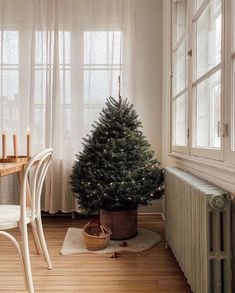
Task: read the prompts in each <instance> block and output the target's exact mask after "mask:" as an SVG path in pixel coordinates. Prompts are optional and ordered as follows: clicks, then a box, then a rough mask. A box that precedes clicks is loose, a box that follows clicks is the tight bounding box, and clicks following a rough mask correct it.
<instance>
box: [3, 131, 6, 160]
mask: <svg viewBox="0 0 235 293" xmlns="http://www.w3.org/2000/svg"><path fill="white" fill-rule="evenodd" d="M6 154H7V135H6V133H5V131H4V132H3V133H2V158H3V159H6V158H7V155H6Z"/></svg>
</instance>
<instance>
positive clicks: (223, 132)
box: [217, 121, 228, 137]
mask: <svg viewBox="0 0 235 293" xmlns="http://www.w3.org/2000/svg"><path fill="white" fill-rule="evenodd" d="M217 136H218V137H225V136H228V124H226V123H221V122H220V121H218V122H217Z"/></svg>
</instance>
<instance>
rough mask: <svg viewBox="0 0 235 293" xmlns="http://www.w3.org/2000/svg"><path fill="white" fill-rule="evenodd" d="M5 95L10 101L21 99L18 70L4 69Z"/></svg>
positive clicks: (3, 85) (3, 83)
mask: <svg viewBox="0 0 235 293" xmlns="http://www.w3.org/2000/svg"><path fill="white" fill-rule="evenodd" d="M2 77H3V80H2V87H3V97H5V98H6V99H8V101H18V100H19V98H18V97H19V72H18V70H3V73H2Z"/></svg>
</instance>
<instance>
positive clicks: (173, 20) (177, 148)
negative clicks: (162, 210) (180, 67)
mask: <svg viewBox="0 0 235 293" xmlns="http://www.w3.org/2000/svg"><path fill="white" fill-rule="evenodd" d="M175 11H176V1H172V2H171V15H172V17H171V73H170V76H171V113H172V115H171V130H172V131H171V151H173V152H179V153H184V154H188V153H189V141H188V131H189V128H188V127H189V119H188V115H186V117H187V121H186V123H187V134H186V135H187V137H186V142H187V143H186V145H185V146H180V145H176V144H174V139H175V137H174V128H175V117H174V113H175V112H174V111H173V107H174V100H175V99H177V98H179V97H180V96H182V95H183V94H186V95H187V98H186V99H187V103H186V108H187V112H188V108H189V93H188V90H189V88H188V84H189V74H188V62H187V58H186V64H187V66H186V68H185V71H186V80H185V88H184V89H183V90H181V91H180V92H178V93H177V94H176V95H173V65H174V60H173V59H174V58H173V53H174V52H176V51H177V50H178V49H179V47H180V46H181V45H182V44H183V42H184V41H185V42H186V51H187V50H188V40H187V39H188V37H189V36H188V13H189V5H188V4H187V8H186V28H185V31H184V33H183V34H182V36H181V37H180V39H179V40H178V41H177V42H175V40H174V37H173V36H174V33H173V31H172V27H173V25H174V26H175V27H176V17H173V15H174V16H176V13H174V12H175Z"/></svg>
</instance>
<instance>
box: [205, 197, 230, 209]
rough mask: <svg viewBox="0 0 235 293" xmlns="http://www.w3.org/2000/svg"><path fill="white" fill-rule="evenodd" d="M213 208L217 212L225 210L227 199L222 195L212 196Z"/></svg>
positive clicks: (210, 202)
mask: <svg viewBox="0 0 235 293" xmlns="http://www.w3.org/2000/svg"><path fill="white" fill-rule="evenodd" d="M209 205H210V207H211V208H213V209H216V210H223V209H224V208H225V206H226V199H225V198H224V197H223V196H222V195H212V196H211V198H210V200H209Z"/></svg>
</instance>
